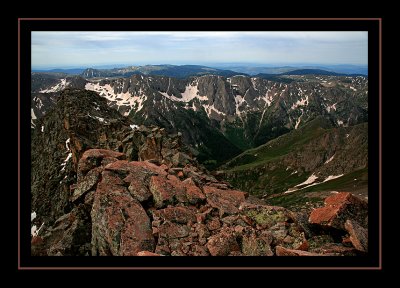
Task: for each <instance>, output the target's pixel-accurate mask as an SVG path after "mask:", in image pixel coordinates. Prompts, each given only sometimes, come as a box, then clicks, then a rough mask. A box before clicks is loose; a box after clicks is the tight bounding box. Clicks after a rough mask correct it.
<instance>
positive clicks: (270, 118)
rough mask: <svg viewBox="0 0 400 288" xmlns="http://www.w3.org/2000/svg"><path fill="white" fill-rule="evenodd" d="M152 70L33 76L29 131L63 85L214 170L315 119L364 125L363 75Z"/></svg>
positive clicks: (365, 87)
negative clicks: (177, 139) (151, 128)
mask: <svg viewBox="0 0 400 288" xmlns="http://www.w3.org/2000/svg"><path fill="white" fill-rule="evenodd" d="M144 67H146V66H144ZM150 68H151V67H147V68H146V69H148V70H149V69H150ZM158 68H159V67H152V68H151V69H150V70H149V71H151V72H148V71H147V70H146V69H145V70H143V71H136V72H135V71H131V70H132V69H128V70H129V71H130V72H129V71H128V70H127V71H126V73H128V72H129V73H131V72H132V73H133V72H135V73H138V74H134V73H133V74H130V75H129V74H112V73H111V72H110V71H108V70H107V71H102V70H99V71H100V72H101V73H100V72H99V71H92V70H87V71H85V72H84V73H83V74H82V75H83V76H86V77H88V78H87V79H83V78H82V77H80V76H73V77H71V76H65V75H63V74H55V75H56V76H55V75H54V74H53V75H51V74H42V73H33V76H32V78H33V80H32V83H33V84H32V122H33V124H32V126H34V125H35V121H36V119H35V118H40V117H41V116H42V115H43V114H45V113H46V111H47V110H48V109H49V108H50V107H52V106H54V103H55V102H54V101H55V98H56V94H57V93H58V92H59V91H61V90H62V89H64V88H65V87H74V88H81V89H87V90H92V91H95V92H98V93H99V94H100V95H101V96H102V97H104V98H105V99H107V101H108V104H109V105H110V107H113V108H116V109H117V110H118V111H119V112H120V113H121V114H122V115H124V116H127V117H129V118H130V119H132V120H133V122H134V124H135V125H140V124H145V125H157V126H160V127H163V128H165V129H166V131H167V132H168V133H178V132H180V133H182V140H183V142H184V143H185V144H188V145H190V146H191V147H192V148H194V149H195V150H197V152H198V155H197V159H198V160H199V161H200V162H202V163H204V164H205V165H206V166H207V167H208V168H210V169H214V168H216V167H218V166H219V165H221V164H223V163H224V162H226V161H228V160H230V159H231V158H232V157H234V156H236V155H238V154H240V153H241V152H243V151H245V150H247V149H249V148H254V147H257V146H259V145H263V144H265V143H266V142H268V141H269V140H272V139H274V138H276V137H278V136H280V135H283V134H285V133H288V132H289V131H292V130H297V129H299V128H300V127H302V126H303V125H305V124H306V123H307V122H308V121H310V120H312V119H314V118H316V117H317V116H322V117H324V118H325V119H328V120H329V121H330V122H331V123H332V124H333V126H340V127H342V126H352V125H356V124H359V123H363V122H366V121H367V120H368V101H367V99H368V78H366V77H364V76H354V77H350V76H338V75H335V76H332V75H314V74H310V75H307V74H306V75H275V76H273V78H271V79H272V80H268V79H270V77H269V76H268V75H260V77H247V76H244V75H236V76H235V75H232V74H224V73H222V72H220V71H211V73H214V74H218V73H222V76H221V75H204V76H190V77H188V78H171V77H167V76H157V75H144V74H145V73H148V74H150V73H156V72H154V71H159V72H158V73H160V74H162V73H165V71H164V70H160V69H158ZM143 69H144V68H143ZM152 69H153V70H152ZM171 69H172V68H171ZM182 69H183V68H182ZM185 69H189V68H188V67H186V68H185ZM196 69H197V68H196ZM202 69H203V68H202ZM117 70H118V69H117ZM117 70H115V71H117ZM120 70H121V69H119V70H118V71H119V72H118V73H122V72H123V71H125V70H123V69H122V70H123V71H122V70H121V71H122V72H121V71H120ZM189 70H190V69H189ZM115 71H114V72H115ZM163 71H164V72H163ZM174 71H175V70H174ZM185 71H186V70H185ZM196 71H197V70H196ZM91 72H93V73H91ZM106 72H107V73H108V74H104V73H106ZM206 72H207V70H204V69H203V70H201V73H206ZM99 73H100V74H99ZM102 73H103V74H104V75H103V74H102ZM110 73H111V74H110ZM124 73H125V72H124ZM199 73H200V72H199ZM208 73H210V72H209V71H208ZM89 74H90V75H89ZM193 74H196V73H192V74H190V73H189V74H185V75H186V76H187V75H193ZM121 75H124V76H127V77H126V78H120V76H121ZM267 76H268V77H267ZM263 77H264V78H267V79H263Z"/></svg>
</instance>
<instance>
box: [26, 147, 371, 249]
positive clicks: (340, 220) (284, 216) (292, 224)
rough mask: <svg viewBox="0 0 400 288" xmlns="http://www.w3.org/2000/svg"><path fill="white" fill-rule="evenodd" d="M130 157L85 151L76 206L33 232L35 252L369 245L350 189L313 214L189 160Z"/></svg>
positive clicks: (363, 215)
mask: <svg viewBox="0 0 400 288" xmlns="http://www.w3.org/2000/svg"><path fill="white" fill-rule="evenodd" d="M125 159H126V155H125V154H124V153H120V152H115V151H111V150H105V149H89V150H87V151H85V152H84V153H83V155H82V157H81V158H80V160H79V163H78V172H77V175H78V181H77V184H76V185H72V186H71V187H70V189H71V192H70V193H71V197H70V199H69V200H70V201H71V202H72V203H73V206H74V207H73V209H72V210H71V211H70V212H69V213H67V214H65V215H63V216H61V217H60V218H58V219H57V220H56V221H55V223H54V225H52V227H44V228H43V229H42V230H41V231H40V233H37V235H34V236H33V237H32V255H58V256H66V255H85V256H90V255H91V256H97V255H100V256H103V255H104V256H106V255H107V256H111V255H113V256H117V255H118V256H163V255H168V256H169V255H171V256H275V255H276V256H338V255H344V256H350V255H351V256H353V255H362V254H365V253H367V252H368V240H367V225H368V223H367V214H368V210H367V209H368V208H367V203H366V202H364V201H363V200H360V199H358V198H356V197H355V196H353V195H352V194H350V193H338V194H333V195H332V196H330V197H328V198H327V199H326V200H325V206H324V207H322V208H317V209H315V210H313V211H312V212H311V214H310V215H307V214H302V213H295V212H291V211H289V210H287V209H285V208H283V207H276V206H268V205H265V203H263V202H262V201H261V200H259V199H257V198H253V197H252V196H249V195H248V194H247V193H246V192H242V191H237V190H232V189H231V187H230V185H229V184H228V183H224V182H220V181H217V180H216V179H215V178H214V177H212V176H210V175H207V174H206V173H204V172H203V171H200V170H198V169H196V167H194V166H191V165H186V166H184V167H181V168H179V167H173V166H172V165H166V164H162V165H158V164H159V162H158V161H127V160H125ZM152 162H155V163H152ZM37 224H38V225H40V224H41V223H37Z"/></svg>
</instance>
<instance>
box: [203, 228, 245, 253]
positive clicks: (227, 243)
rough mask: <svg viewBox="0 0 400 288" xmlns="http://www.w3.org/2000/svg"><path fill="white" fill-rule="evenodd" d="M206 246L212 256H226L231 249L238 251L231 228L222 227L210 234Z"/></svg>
mask: <svg viewBox="0 0 400 288" xmlns="http://www.w3.org/2000/svg"><path fill="white" fill-rule="evenodd" d="M206 246H207V249H208V251H210V254H211V255H212V256H227V255H229V254H230V253H231V252H232V251H240V247H239V244H238V243H237V241H236V237H235V234H234V231H233V230H231V229H222V230H221V231H220V232H219V233H218V234H215V235H214V236H211V237H210V238H209V240H208V242H207V245H206Z"/></svg>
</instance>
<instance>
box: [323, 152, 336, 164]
mask: <svg viewBox="0 0 400 288" xmlns="http://www.w3.org/2000/svg"><path fill="white" fill-rule="evenodd" d="M334 157H335V154H333V155H332V157H331V158H329V159H328V160H326V161H325V164H328V163H329V162H331V161H332V160H333V158H334Z"/></svg>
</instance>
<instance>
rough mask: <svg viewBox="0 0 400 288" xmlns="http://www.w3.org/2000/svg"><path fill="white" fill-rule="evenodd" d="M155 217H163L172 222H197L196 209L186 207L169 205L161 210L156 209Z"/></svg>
mask: <svg viewBox="0 0 400 288" xmlns="http://www.w3.org/2000/svg"><path fill="white" fill-rule="evenodd" d="M153 217H154V218H156V217H157V218H161V219H162V220H164V221H165V220H168V221H171V222H175V223H179V224H186V223H188V222H192V223H194V222H196V216H195V214H194V211H192V210H191V209H188V208H185V207H169V208H165V209H161V210H156V211H155V212H154V213H153Z"/></svg>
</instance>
